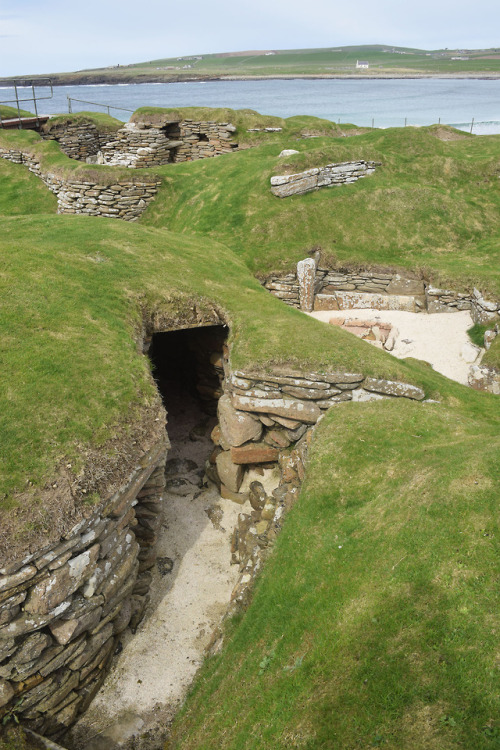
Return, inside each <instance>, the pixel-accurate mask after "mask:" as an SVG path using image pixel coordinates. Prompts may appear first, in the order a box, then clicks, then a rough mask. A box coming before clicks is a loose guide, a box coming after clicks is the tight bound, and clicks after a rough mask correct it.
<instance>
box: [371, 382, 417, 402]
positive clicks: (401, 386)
mask: <svg viewBox="0 0 500 750" xmlns="http://www.w3.org/2000/svg"><path fill="white" fill-rule="evenodd" d="M363 388H364V389H365V390H367V391H375V393H383V394H385V395H386V396H400V397H402V398H411V399H414V400H416V401H422V400H423V399H424V398H425V393H424V391H423V390H422V389H421V388H417V387H416V386H414V385H409V384H408V383H399V382H397V381H392V380H381V379H377V378H366V380H365V382H364V383H363Z"/></svg>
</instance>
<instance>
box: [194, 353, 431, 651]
mask: <svg viewBox="0 0 500 750" xmlns="http://www.w3.org/2000/svg"><path fill="white" fill-rule="evenodd" d="M224 372H225V377H224V382H223V391H224V394H223V396H222V397H221V398H220V400H219V405H218V424H217V426H216V427H215V429H214V430H213V432H212V440H213V442H214V444H215V448H214V450H213V452H212V454H211V456H210V459H209V460H208V461H207V464H206V473H207V476H208V477H209V478H210V479H211V480H212V481H213V482H215V483H216V484H217V486H218V487H219V489H220V492H221V494H222V496H223V497H227V498H230V499H232V500H234V501H235V502H239V503H241V504H243V503H244V502H245V501H246V500H249V501H250V505H251V508H252V510H251V512H250V513H241V514H240V516H239V520H238V526H237V528H236V529H235V530H234V532H233V538H232V549H231V554H232V562H233V563H235V564H238V565H239V567H240V576H239V579H238V582H237V584H236V586H235V588H234V590H233V594H232V597H231V604H230V606H229V609H228V612H227V615H231V614H233V613H234V612H235V611H236V610H238V609H239V608H241V607H245V606H246V604H247V602H248V600H249V592H250V590H251V586H252V583H253V580H254V578H255V575H256V574H257V572H258V570H259V569H260V567H261V565H262V562H263V561H264V560H265V558H266V556H267V554H268V552H269V550H270V547H271V545H272V543H273V540H274V538H275V537H276V535H277V534H278V532H279V530H280V528H281V526H282V523H283V517H284V514H285V513H286V511H287V510H288V509H289V508H290V507H291V505H292V504H293V503H294V501H295V499H296V498H297V497H298V493H299V490H300V485H301V483H302V480H303V478H304V473H305V464H306V457H307V450H308V446H309V444H310V442H311V439H312V435H313V432H314V429H315V425H316V424H317V423H318V421H319V420H320V419H321V416H322V415H323V414H324V413H325V411H326V410H327V409H329V408H330V407H332V406H336V407H340V406H341V405H342V404H343V403H347V402H349V401H369V400H379V399H384V398H385V399H387V398H409V399H412V400H415V401H422V400H423V399H424V397H425V396H424V392H423V391H422V390H421V389H420V388H417V387H415V386H412V385H409V384H407V383H400V382H393V381H388V380H381V379H376V378H370V377H365V376H364V375H363V374H361V373H345V372H329V373H318V372H309V373H304V372H291V371H281V372H275V373H272V374H265V375H255V374H253V373H252V374H248V373H244V372H238V371H237V372H232V371H231V369H230V367H229V364H228V362H227V359H225V360H224ZM276 464H277V465H278V466H279V472H280V481H279V486H278V487H277V488H276V489H275V490H274V491H273V492H272V493H271V494H267V493H266V491H265V489H264V486H263V484H262V483H261V482H259V481H258V480H257V481H252V482H251V483H250V485H249V487H247V484H246V483H245V473H246V472H247V471H248V472H250V471H251V472H253V473H255V471H256V470H257V471H258V470H259V468H260V470H261V471H263V470H264V469H265V468H270V467H272V466H273V465H276ZM245 487H246V489H243V488H245ZM221 637H222V633H221V631H220V630H218V631H217V632H216V633H215V634H214V638H213V643H212V648H213V649H214V650H215V649H216V648H217V647H218V644H219V642H220V639H221Z"/></svg>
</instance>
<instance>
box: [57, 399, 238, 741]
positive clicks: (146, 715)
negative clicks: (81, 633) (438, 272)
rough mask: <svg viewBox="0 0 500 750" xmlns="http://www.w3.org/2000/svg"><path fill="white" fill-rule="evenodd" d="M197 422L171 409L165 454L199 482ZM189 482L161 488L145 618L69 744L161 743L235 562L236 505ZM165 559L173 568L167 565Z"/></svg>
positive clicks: (194, 415)
mask: <svg viewBox="0 0 500 750" xmlns="http://www.w3.org/2000/svg"><path fill="white" fill-rule="evenodd" d="M179 416H180V417H181V420H180V422H179V421H178V420H179ZM197 422H198V423H199V422H200V414H199V412H196V410H194V411H190V410H189V409H185V410H184V411H183V413H182V414H178V415H176V423H175V424H173V425H172V427H171V428H170V427H169V430H168V431H169V436H170V439H171V440H172V450H171V452H170V453H169V456H168V458H169V460H171V459H172V458H183V459H189V460H191V461H194V462H195V463H196V464H197V466H198V476H197V475H196V470H195V471H192V472H190V473H188V474H187V475H185V476H187V477H188V479H191V480H192V481H194V482H198V483H199V475H200V474H202V473H203V471H202V468H203V464H204V461H205V459H206V457H207V456H208V454H209V452H210V450H211V447H212V444H211V442H210V439H209V437H208V436H205V437H204V438H203V439H197V440H195V441H193V440H192V439H190V438H189V433H190V431H191V430H192V428H193V427H194V426H195V425H196V423H197ZM209 432H210V429H209V428H208V434H209ZM167 468H168V464H167ZM181 484H182V483H181ZM186 486H187V487H188V488H189V486H190V485H185V487H186ZM192 487H193V488H192V490H191V491H190V492H189V494H187V495H186V496H185V497H181V496H179V495H178V494H174V493H173V492H167V493H165V512H164V522H163V527H162V533H161V535H160V539H159V542H158V547H157V549H158V557H159V558H162V559H163V560H164V563H163V565H160V566H158V565H157V566H156V567H155V568H154V569H153V581H152V584H151V592H152V601H151V604H150V605H149V607H148V610H147V614H146V618H145V619H144V620H143V622H142V623H141V625H140V626H139V628H138V630H137V633H136V634H135V635H134V636H128V638H127V642H126V643H124V644H123V645H124V648H123V651H122V653H121V654H120V656H119V657H118V658H117V659H116V660H115V663H114V665H113V667H112V669H111V671H110V673H109V675H108V677H107V679H106V681H105V683H104V685H103V687H102V688H101V690H100V691H99V693H98V694H97V696H96V697H95V699H94V701H93V702H92V705H91V707H90V709H89V710H88V711H87V713H86V714H85V715H84V716H83V717H82V719H80V721H79V722H78V724H77V725H76V726H75V728H74V729H73V730H72V732H71V735H70V738H69V739H68V738H66V744H67V745H68V747H70V748H71V749H72V750H84V749H85V750H115V748H134V749H135V748H141V750H143V749H144V750H146V748H147V750H156V749H157V748H158V749H159V748H163V744H164V739H165V734H166V728H167V729H168V725H169V723H170V720H171V719H172V717H173V715H174V713H175V711H176V709H177V708H178V707H179V704H180V703H181V702H182V699H183V698H184V696H185V693H186V691H187V688H188V687H189V685H190V684H191V682H192V680H193V678H194V676H195V673H196V671H197V669H198V668H199V666H200V664H201V662H202V660H203V654H204V649H205V647H206V646H207V644H208V642H209V640H210V636H211V633H212V631H213V629H214V627H215V625H216V624H217V623H218V622H219V621H220V619H221V617H222V615H223V614H224V612H225V610H226V607H227V605H228V603H229V598H230V594H231V592H232V589H233V587H234V585H235V583H236V581H237V578H238V575H239V571H238V566H237V565H232V566H231V565H230V535H231V532H232V530H233V528H234V527H235V526H236V524H237V517H238V513H240V512H241V510H242V506H241V505H237V504H236V503H234V502H232V501H230V500H222V499H221V498H220V496H219V495H218V493H217V491H216V490H215V489H201V490H200V488H199V487H196V486H195V485H193V486H192ZM174 489H175V488H174ZM180 491H185V489H181V490H180ZM211 519H212V520H211ZM165 560H166V562H165ZM170 561H173V568H172V571H171V572H165V569H167V570H168V568H169V567H170V565H171V563H170ZM159 568H160V569H161V570H162V571H163V575H161V573H160V569H159Z"/></svg>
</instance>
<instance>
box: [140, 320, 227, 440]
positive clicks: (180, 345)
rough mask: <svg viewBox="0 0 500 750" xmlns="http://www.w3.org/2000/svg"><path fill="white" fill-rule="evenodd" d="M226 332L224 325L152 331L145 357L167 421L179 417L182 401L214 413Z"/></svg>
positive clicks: (201, 410) (217, 397)
mask: <svg viewBox="0 0 500 750" xmlns="http://www.w3.org/2000/svg"><path fill="white" fill-rule="evenodd" d="M227 334H228V329H227V327H226V326H208V327H206V328H188V329H185V330H181V331H170V332H167V333H155V334H154V335H153V339H152V342H151V347H150V349H149V358H150V360H151V363H152V366H153V377H154V379H155V380H156V383H157V385H158V389H159V391H160V394H161V396H162V399H163V403H164V405H165V408H166V410H167V412H168V421H169V425H171V424H172V423H174V422H176V421H177V419H178V418H179V417H180V415H181V414H182V411H183V405H184V402H185V401H195V402H197V404H198V408H199V410H200V412H201V413H204V414H206V415H210V416H214V415H215V413H216V411H217V401H218V399H219V397H220V396H221V394H222V391H221V381H222V378H223V377H224V373H223V369H222V350H223V346H224V342H225V340H226V338H227ZM169 434H170V428H169ZM170 437H171V439H172V436H170Z"/></svg>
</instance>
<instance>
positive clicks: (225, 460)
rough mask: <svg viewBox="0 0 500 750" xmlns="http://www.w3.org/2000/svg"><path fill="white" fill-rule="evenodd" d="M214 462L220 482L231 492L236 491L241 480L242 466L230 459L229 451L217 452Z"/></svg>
mask: <svg viewBox="0 0 500 750" xmlns="http://www.w3.org/2000/svg"><path fill="white" fill-rule="evenodd" d="M215 463H216V465H217V472H218V474H219V478H220V480H221V482H222V484H223V485H224V486H225V487H227V489H228V490H230V491H231V492H238V490H239V489H240V487H241V482H242V481H243V468H242V467H241V466H240V465H238V464H237V462H236V461H233V460H232V456H231V452H230V451H224V452H223V453H219V455H218V456H217V458H216V459H215Z"/></svg>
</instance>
